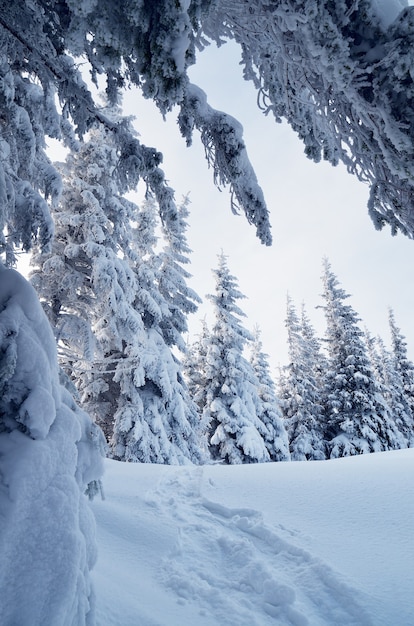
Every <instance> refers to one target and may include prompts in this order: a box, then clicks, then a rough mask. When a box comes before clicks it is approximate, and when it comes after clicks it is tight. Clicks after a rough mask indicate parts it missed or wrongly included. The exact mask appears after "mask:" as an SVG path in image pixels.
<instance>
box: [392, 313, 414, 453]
mask: <svg viewBox="0 0 414 626" xmlns="http://www.w3.org/2000/svg"><path fill="white" fill-rule="evenodd" d="M389 326H390V332H391V364H392V371H393V374H394V376H393V380H394V385H395V387H396V388H397V389H398V390H400V392H401V391H402V395H400V399H401V402H402V403H403V405H404V409H405V411H404V418H403V423H402V424H401V430H402V431H403V433H404V435H405V437H406V439H407V442H408V445H409V446H410V447H412V446H414V364H413V363H412V361H410V359H409V358H408V351H407V343H406V341H405V337H404V335H403V334H402V333H401V330H400V328H398V326H397V324H396V322H395V315H394V311H393V310H392V309H390V311H389Z"/></svg>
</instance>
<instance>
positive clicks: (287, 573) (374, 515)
mask: <svg viewBox="0 0 414 626" xmlns="http://www.w3.org/2000/svg"><path fill="white" fill-rule="evenodd" d="M413 469H414V449H410V450H401V451H395V452H382V453H378V454H370V455H364V456H358V457H354V458H344V459H338V460H334V461H317V462H292V463H275V464H272V463H267V464H260V465H244V466H219V465H214V466H204V467H195V466H194V467H171V466H161V465H142V464H125V463H119V462H115V461H109V460H108V461H106V474H105V477H104V486H105V492H106V499H105V500H104V501H102V500H95V501H94V503H93V508H94V511H95V514H96V519H97V532H98V545H99V559H98V564H97V566H96V568H95V571H94V581H95V587H96V594H97V603H98V608H97V621H98V625H99V626H109V625H114V626H267V625H270V624H272V625H275V624H277V625H278V626H285V625H286V626H304V625H309V626H318V625H329V626H342V625H345V624H347V625H348V624H354V625H357V624H358V625H364V626H367V625H368V624H370V625H372V626H412V625H413V624H414V489H413Z"/></svg>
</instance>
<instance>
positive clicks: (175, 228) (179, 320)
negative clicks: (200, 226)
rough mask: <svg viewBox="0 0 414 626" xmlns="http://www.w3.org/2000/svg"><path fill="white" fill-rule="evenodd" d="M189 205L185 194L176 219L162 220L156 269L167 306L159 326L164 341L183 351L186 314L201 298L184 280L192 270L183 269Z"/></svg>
mask: <svg viewBox="0 0 414 626" xmlns="http://www.w3.org/2000/svg"><path fill="white" fill-rule="evenodd" d="M188 205H189V199H188V198H184V199H183V201H182V203H181V204H180V205H179V206H178V207H177V217H176V219H175V220H169V221H168V222H167V223H164V224H163V228H162V232H163V235H164V238H165V240H166V245H165V246H164V249H163V251H162V252H161V253H160V255H159V256H160V269H159V272H158V288H159V291H160V293H161V295H162V296H163V297H164V299H165V301H166V303H167V305H168V310H169V315H168V316H167V315H166V316H164V318H163V319H162V320H161V322H160V328H161V329H162V333H163V336H164V339H165V341H166V343H167V345H169V346H177V348H178V349H179V350H181V352H185V351H186V345H185V341H184V338H183V336H184V335H185V334H186V333H188V324H187V317H188V315H189V314H190V313H195V312H196V311H197V306H198V304H199V303H200V302H201V298H200V296H199V295H198V294H197V293H196V292H195V291H194V290H193V289H191V288H190V287H189V286H188V284H187V280H188V279H189V278H191V274H190V273H189V272H188V271H187V270H186V269H185V265H188V264H189V263H190V259H189V255H190V254H191V250H190V248H189V247H188V243H187V239H186V236H185V233H186V230H187V221H186V220H187V217H188V214H189V212H188Z"/></svg>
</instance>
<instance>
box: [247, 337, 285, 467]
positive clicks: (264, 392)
mask: <svg viewBox="0 0 414 626" xmlns="http://www.w3.org/2000/svg"><path fill="white" fill-rule="evenodd" d="M250 363H251V365H252V367H253V371H254V373H255V375H256V378H257V382H258V394H259V398H260V400H261V402H262V412H261V414H260V419H261V420H262V422H264V424H265V425H266V427H267V431H268V434H266V436H265V444H266V448H267V450H268V452H269V456H270V460H271V461H289V460H290V453H289V441H288V436H287V432H286V428H285V424H284V422H283V418H282V412H281V409H280V402H279V400H278V398H277V396H276V390H275V384H274V382H273V380H272V378H271V375H270V367H269V362H268V356H267V354H265V353H264V352H263V344H262V340H261V336H260V330H259V328H256V329H255V332H254V338H253V344H252V350H251V357H250Z"/></svg>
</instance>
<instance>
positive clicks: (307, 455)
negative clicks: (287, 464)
mask: <svg viewBox="0 0 414 626" xmlns="http://www.w3.org/2000/svg"><path fill="white" fill-rule="evenodd" d="M304 315H305V314H304ZM286 328H287V332H288V349H289V364H288V365H287V366H286V367H285V368H284V370H283V376H282V378H281V380H280V382H279V386H280V389H281V395H282V412H283V417H284V418H285V422H286V428H287V432H288V437H289V448H290V453H291V458H292V461H307V460H315V461H317V460H321V459H325V458H326V451H325V440H324V435H325V426H324V415H323V411H322V406H321V389H320V387H319V381H318V378H317V360H316V358H315V357H316V354H317V353H316V349H317V343H316V339H315V337H314V334H313V332H312V329H311V327H310V323H309V320H308V318H307V317H306V316H305V331H304V326H303V324H301V322H300V320H299V317H298V315H297V313H296V309H295V306H294V304H293V302H292V300H291V299H290V297H289V296H288V299H287V315H286Z"/></svg>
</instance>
